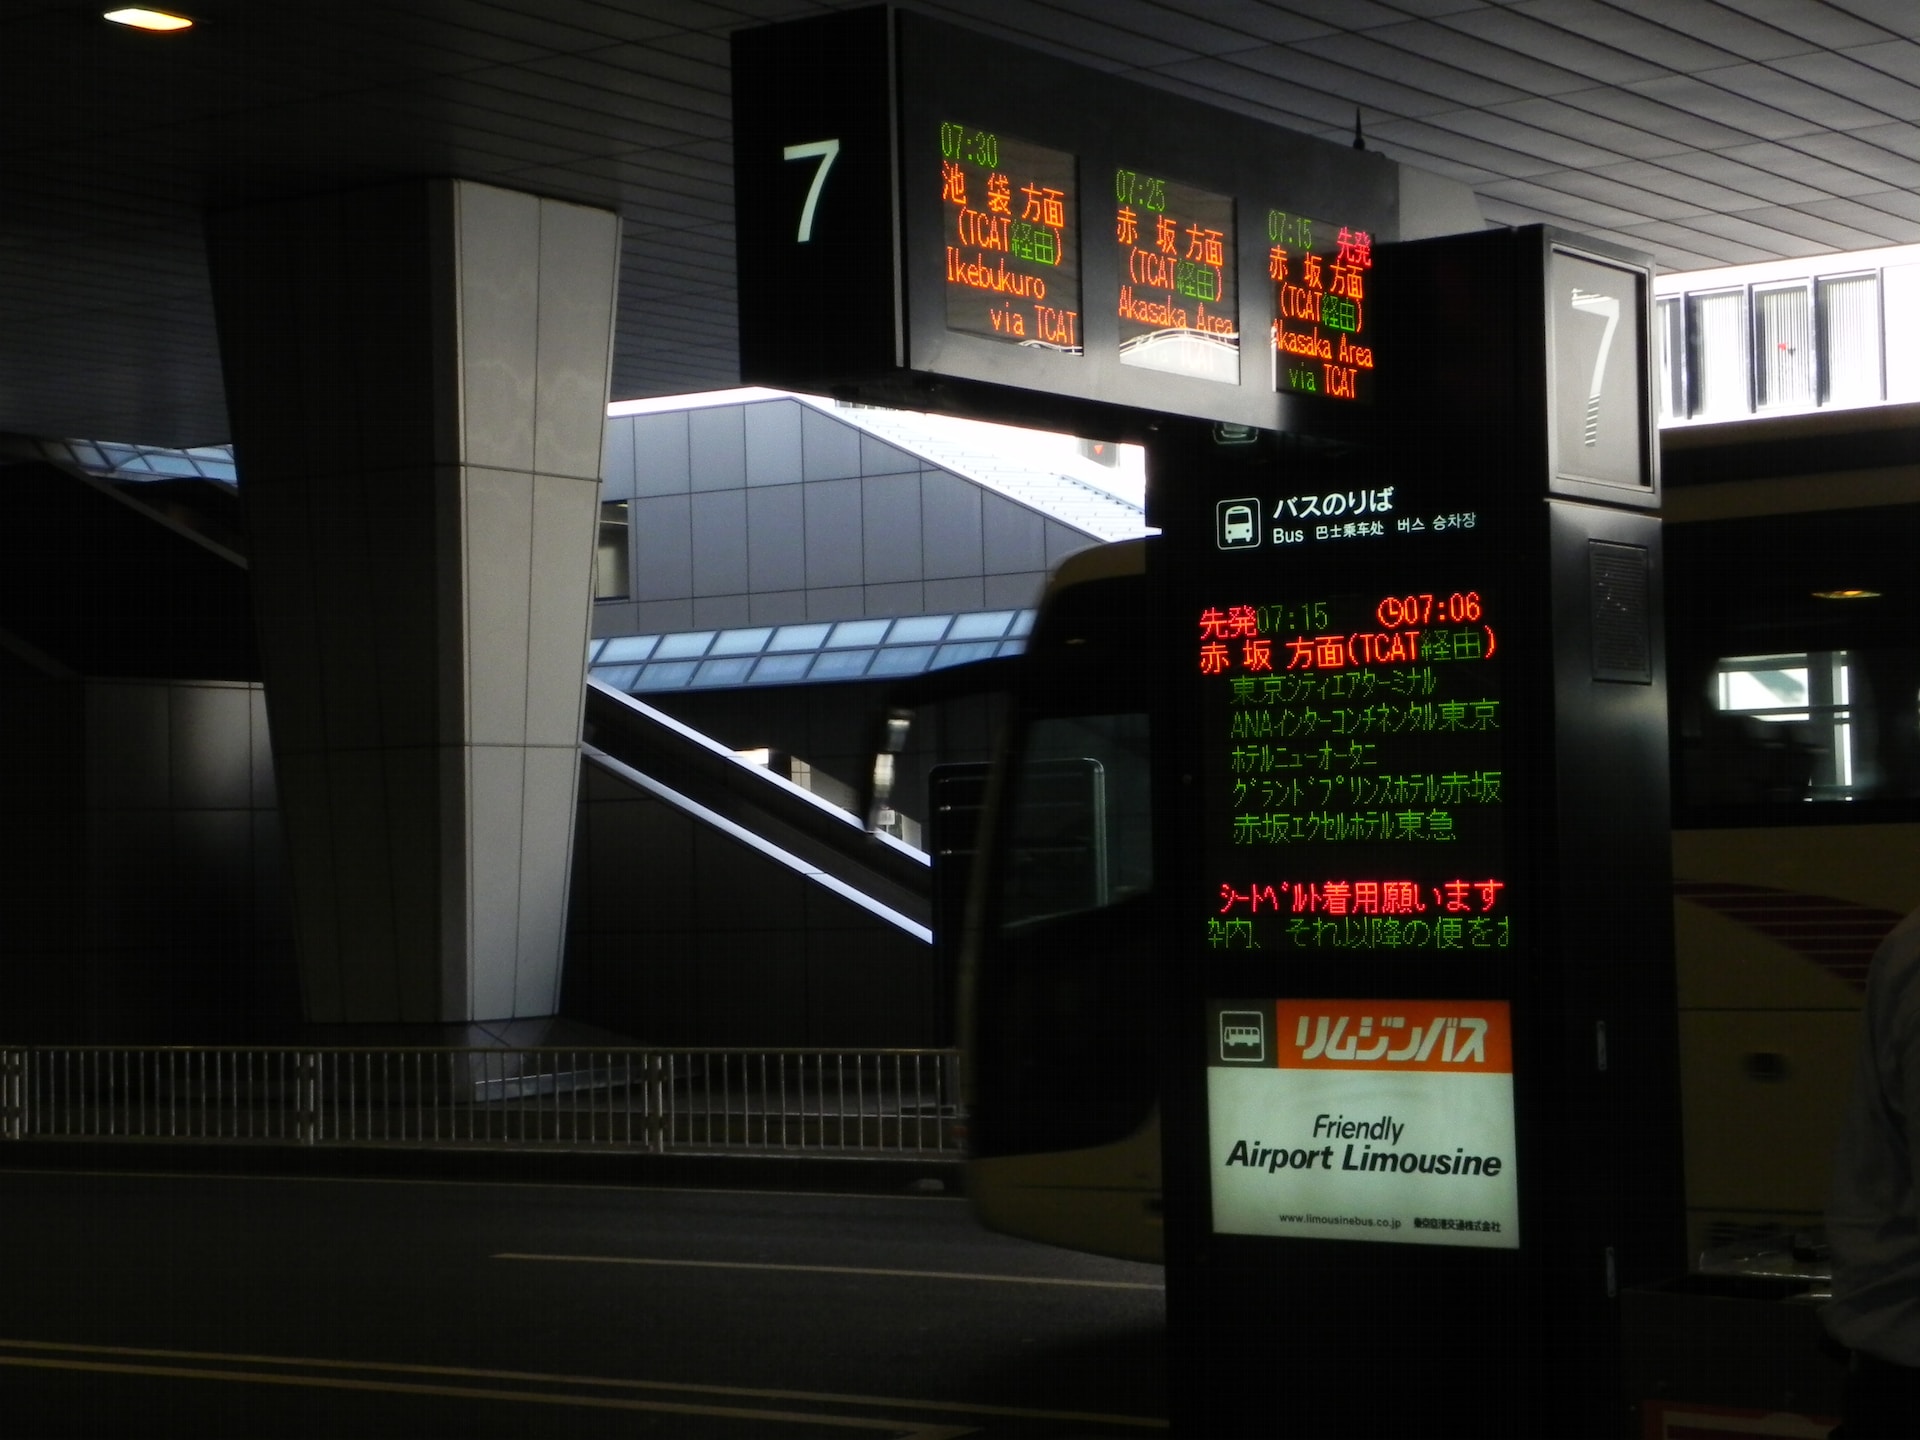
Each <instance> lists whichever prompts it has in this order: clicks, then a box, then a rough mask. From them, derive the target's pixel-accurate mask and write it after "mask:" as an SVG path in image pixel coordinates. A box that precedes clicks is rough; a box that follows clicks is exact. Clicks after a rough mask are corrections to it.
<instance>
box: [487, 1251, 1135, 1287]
mask: <svg viewBox="0 0 1920 1440" xmlns="http://www.w3.org/2000/svg"><path fill="white" fill-rule="evenodd" d="M493 1258H494V1259H495V1260H549V1261H555V1262H558V1263H561V1264H569V1265H671V1266H683V1267H685V1268H687V1269H691V1270H792V1271H798V1272H800V1273H802V1274H807V1275H885V1276H888V1277H890V1278H893V1279H902V1280H984V1281H987V1282H989V1283H991V1284H995V1285H1068V1286H1077V1287H1080V1288H1084V1289H1088V1290H1164V1289H1166V1288H1167V1287H1166V1286H1165V1285H1163V1284H1155V1283H1153V1282H1151V1281H1146V1280H1075V1279H1071V1278H1069V1277H1067V1276H1062V1275H979V1274H973V1273H970V1272H968V1271H965V1270H883V1269H879V1268H875V1267H868V1266H864V1265H774V1264H767V1263H758V1262H752V1261H746V1260H661V1259H655V1258H652V1257H649V1256H642V1255H520V1254H516V1253H513V1252H511V1251H508V1252H505V1253H502V1254H499V1255H495V1256H494V1257H493Z"/></svg>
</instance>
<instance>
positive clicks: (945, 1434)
mask: <svg viewBox="0 0 1920 1440" xmlns="http://www.w3.org/2000/svg"><path fill="white" fill-rule="evenodd" d="M0 1365H5V1366H12V1367H14V1368H16V1369H28V1370H77V1371H84V1372H86V1373H89V1374H97V1375H101V1374H103V1375H147V1376H154V1377H158V1378H161V1379H172V1380H219V1381H224V1382H227V1383H229V1384H237V1385H292V1386H297V1387H299V1388H302V1389H307V1390H357V1391H372V1392H374V1393H377V1394H386V1395H435V1396H442V1397H445V1398H448V1399H456V1400H519V1401H523V1402H525V1403H527V1404H530V1405H568V1406H575V1407H584V1408H587V1409H594V1410H643V1411H650V1412H653V1413H656V1414H665V1415H700V1416H705V1417H707V1418H710V1419H716V1420H764V1421H771V1422H777V1423H779V1424H783V1425H823V1426H825V1425H831V1426H835V1427H837V1428H839V1429H842V1430H886V1431H890V1432H892V1433H893V1434H894V1435H896V1436H898V1437H899V1440H958V1437H960V1436H963V1435H972V1434H975V1433H976V1431H975V1429H974V1427H972V1426H966V1425H922V1424H919V1423H917V1422H914V1421H906V1420H880V1419H873V1418H870V1417H867V1416H859V1415H815V1414H808V1413H805V1412H802V1411H792V1410H785V1411H783V1410H749V1409H745V1408H742V1407H739V1406H732V1405H693V1404H687V1403H683V1402H675V1401H669V1400H627V1399H622V1398H620V1397H619V1396H614V1395H559V1394H553V1393H551V1392H546V1391H540V1390H499V1389H490V1388H486V1387H482V1386H474V1385H424V1384H420V1383H419V1382H417V1381H399V1380H354V1379H346V1378H342V1377H339V1376H333V1375H275V1374H271V1373H269V1372H267V1371H261V1370H208V1369H205V1368H201V1367H197V1366H189V1365H140V1364H131V1363H128V1362H125V1361H116V1362H107V1361H101V1360H56V1359H53V1358H52V1357H50V1356H43V1355H0Z"/></svg>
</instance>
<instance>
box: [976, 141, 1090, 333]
mask: <svg viewBox="0 0 1920 1440" xmlns="http://www.w3.org/2000/svg"><path fill="white" fill-rule="evenodd" d="M940 202H941V204H942V206H944V207H945V213H946V216H947V219H948V226H947V244H946V290H947V328H948V329H950V330H958V331H960V332H962V333H964V334H968V335H981V336H985V337H987V338H988V339H993V340H1004V341H1007V342H1009V343H1011V344H1016V345H1027V346H1034V347H1039V348H1044V349H1049V350H1057V351H1061V352H1064V353H1067V354H1073V355H1078V354H1079V353H1081V350H1082V348H1083V344H1084V342H1083V340H1082V338H1081V324H1080V246H1079V234H1078V196H1077V194H1076V192H1075V187H1074V163H1073V157H1072V156H1071V155H1068V154H1065V153H1063V152H1061V151H1058V150H1049V149H1047V148H1046V147H1044V146H1041V145H1031V144H1028V143H1026V142H1025V141H1022V140H1017V139H1015V138H1013V137H1012V136H1010V135H1002V134H997V133H995V132H994V131H992V130H986V129H981V128H979V127H977V126H971V125H964V124H960V123H957V122H954V121H948V122H946V123H944V124H942V125H941V126H940Z"/></svg>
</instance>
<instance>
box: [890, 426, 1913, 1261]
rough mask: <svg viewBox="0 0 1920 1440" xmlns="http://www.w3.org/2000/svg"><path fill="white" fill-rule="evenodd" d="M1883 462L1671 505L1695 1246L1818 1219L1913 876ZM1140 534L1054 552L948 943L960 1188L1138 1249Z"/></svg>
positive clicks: (1147, 1080)
mask: <svg viewBox="0 0 1920 1440" xmlns="http://www.w3.org/2000/svg"><path fill="white" fill-rule="evenodd" d="M1796 423H1798V424H1799V427H1800V428H1801V429H1805V428H1807V423H1806V422H1794V421H1791V420H1788V421H1782V422H1755V424H1750V425H1749V426H1747V427H1745V428H1746V429H1747V430H1748V431H1750V432H1751V431H1754V430H1755V429H1756V428H1766V427H1768V426H1771V430H1770V432H1769V433H1770V434H1771V433H1772V431H1778V432H1779V434H1780V435H1781V436H1784V437H1786V439H1787V440H1789V441H1790V440H1791V439H1792V437H1793V435H1794V434H1795V425H1796ZM1747 439H1748V442H1749V443H1757V444H1758V448H1759V449H1760V450H1761V451H1764V450H1765V449H1766V448H1767V443H1768V437H1763V436H1758V435H1753V434H1749V436H1748V437H1747ZM1884 479H1885V477H1884V476H1882V477H1880V480H1879V481H1878V482H1876V480H1875V477H1874V475H1873V474H1871V473H1864V472H1863V473H1856V474H1853V475H1851V476H1849V475H1848V474H1844V473H1843V474H1825V475H1820V476H1816V477H1807V478H1801V479H1792V480H1785V481H1767V482H1765V483H1754V482H1751V481H1737V480H1736V481H1729V482H1725V483H1719V484H1703V485H1699V486H1694V487H1689V488H1688V489H1686V490H1684V491H1679V492H1674V491H1670V492H1669V504H1668V506H1667V507H1666V510H1665V512H1664V514H1665V518H1666V519H1667V521H1668V524H1667V526H1666V527H1665V533H1666V551H1667V564H1666V573H1667V577H1668V598H1667V604H1666V613H1667V616H1668V631H1669V636H1670V639H1669V646H1668V654H1669V664H1668V682H1667V683H1668V698H1669V708H1670V712H1671V715H1672V724H1671V733H1672V742H1673V744H1672V774H1673V796H1674V809H1673V828H1672V846H1673V871H1674V932H1675V940H1676V963H1677V990H1678V995H1677V1003H1678V1005H1679V1017H1678V1018H1679V1029H1680V1037H1681V1068H1682V1112H1683V1113H1682V1125H1683V1133H1684V1138H1685V1149H1686V1173H1687V1193H1688V1201H1687V1203H1688V1221H1689V1224H1688V1235H1689V1243H1690V1247H1691V1249H1692V1251H1693V1253H1694V1255H1695V1257H1696V1262H1697V1263H1705V1264H1708V1265H1712V1264H1713V1263H1715V1262H1714V1257H1715V1256H1716V1255H1719V1254H1724V1253H1728V1252H1736V1251H1741V1250H1742V1249H1744V1250H1747V1251H1754V1250H1764V1249H1767V1248H1768V1247H1772V1248H1775V1249H1780V1250H1794V1251H1799V1250H1801V1249H1802V1248H1803V1247H1804V1246H1806V1245H1809V1244H1812V1243H1814V1241H1815V1240H1816V1239H1817V1233H1818V1228H1819V1225H1820V1214H1821V1210H1822V1208H1823V1205H1824V1197H1825V1188H1826V1181H1827V1174H1828V1169H1829V1149H1830V1145H1831V1136H1832V1133H1833V1127H1834V1124H1835V1121H1836V1120H1837V1116H1838V1113H1839V1109H1840V1107H1841V1105H1842V1103H1843V1101H1844V1097H1845V1093H1846V1087H1847V1084H1848V1079H1849V1076H1850V1074H1851V1068H1852V1056H1853V1043H1854V1032H1855V1028H1856V1024H1857V1012H1858V1008H1859V1001H1860V994H1861V988H1862V985H1863V982H1864V975H1865V964H1866V959H1867V957H1868V956H1869V955H1870V954H1871V952H1872V949H1873V947H1874V945H1875V944H1876V943H1877V942H1878V939H1879V938H1880V936H1881V935H1884V934H1885V932H1886V931H1887V930H1888V929H1890V928H1891V926H1892V924H1893V923H1894V921H1895V920H1897V919H1898V918H1899V916H1900V915H1901V914H1903V913H1905V912H1906V911H1907V910H1909V909H1912V908H1914V907H1915V906H1917V905H1920V716H1917V712H1920V701H1917V697H1920V623H1917V622H1920V600H1917V599H1916V594H1915V584H1914V580H1913V577H1914V576H1916V575H1920V564H1916V563H1915V557H1914V555H1913V553H1912V551H1913V549H1914V547H1915V544H1916V542H1917V541H1920V505H1916V504H1915V503H1913V501H1912V499H1911V498H1910V497H1911V496H1912V494H1913V493H1914V492H1913V489H1912V486H1911V481H1910V479H1908V478H1906V477H1901V478H1900V480H1899V483H1897V484H1893V485H1891V486H1889V485H1888V484H1886V483H1884ZM1152 543H1153V542H1152V541H1151V540H1133V541H1123V542H1119V543H1116V544H1109V545H1104V546H1099V547H1096V548H1093V549H1090V550H1086V551H1082V552H1080V553H1079V554H1077V555H1074V556H1072V557H1070V558H1069V559H1068V560H1067V561H1066V562H1065V563H1064V564H1062V566H1061V567H1060V568H1059V570H1058V571H1057V573H1056V574H1055V575H1054V576H1053V577H1052V580H1051V582H1050V584H1049V586H1048V588H1047V591H1046V593H1045V596H1044V598H1043V601H1042V605H1041V609H1040V613H1039V616H1038V619H1037V621H1036V623H1035V626H1034V631H1033V635H1032V638H1031V640H1030V641H1029V645H1028V648H1027V651H1026V653H1025V655H1024V656H1022V657H1021V658H1020V659H1019V660H1018V661H1017V662H1016V663H1014V664H1013V665H1012V666H1010V667H1003V668H1004V669H1008V670H1010V671H1011V674H1010V675H1006V676H1004V678H1003V681H1002V682H1001V683H1003V684H1004V686H1005V689H1006V691H1007V695H1008V703H1007V707H1006V722H1005V725H1004V734H1003V737H1002V740H1001V743H1000V749H999V752H998V754H997V756H996V758H995V761H994V763H993V765H992V767H991V769H990V772H989V775H988V778H987V781H986V787H985V798H984V802H983V805H982V808H981V811H980V813H981V821H980V826H981V828H980V833H979V837H978V840H977V848H976V851H975V854H974V859H973V867H972V877H971V883H970V885H969V886H968V888H967V897H968V898H967V903H966V905H965V919H964V921H963V923H962V924H961V926H960V927H959V944H958V961H957V965H958V970H959V975H960V986H959V1002H958V1008H959V1025H960V1031H961V1039H962V1045H963V1049H964V1051H965V1065H964V1076H965V1084H966V1087H967V1089H966V1100H967V1108H968V1121H967V1124H968V1141H969V1160H968V1177H967V1186H968V1193H969V1197H970V1199H971V1201H972V1204H973V1206H974V1208H975V1211H976V1213H977V1214H978V1215H979V1217H980V1218H981V1220H983V1221H984V1222H985V1223H986V1224H987V1225H988V1226H989V1227H991V1228H993V1229H996V1230H1000V1231H1003V1232H1006V1233H1010V1234H1015V1235H1020V1236H1024V1237H1027V1238H1031V1239H1035V1240H1040V1241H1044V1242H1047V1243H1051V1244H1056V1245H1062V1246H1066V1247H1069V1248H1073V1249H1079V1250H1084V1251H1089V1252H1093V1253H1098V1254H1103V1255H1110V1256H1117V1257H1121V1258H1126V1259H1132V1260H1142V1261H1159V1260H1160V1259H1162V1257H1163V1231H1162V1222H1161V1187H1160V1136H1159V1125H1158V1113H1157V1109H1156V1093H1155V1092H1156V1083H1155V1077H1156V1075H1157V1070H1158V1062H1157V1060H1156V1054H1157V1050H1156V1046H1157V1044H1158V1039H1157V1036H1158V1028H1157V1027H1158V1022H1157V1019H1156V1016H1155V1013H1154V1006H1155V1004H1156V1000H1155V996H1156V994H1157V993H1158V992H1157V988H1156V982H1155V977H1154V968H1153V967H1154V955H1153V950H1152V943H1151V936H1152V934H1153V924H1152V922H1151V917H1150V915H1149V913H1148V912H1149V907H1150V906H1151V903H1152V892H1153V874H1152V834H1153V816H1152V812H1151V795H1152V774H1151V766H1150V739H1151V734H1152V729H1153V724H1154V710H1155V699H1156V697H1155V696H1153V695H1152V694H1149V693H1146V689H1147V687H1145V686H1143V684H1142V681H1141V678H1140V676H1141V673H1142V672H1141V668H1140V666H1139V665H1138V655H1137V645H1138V637H1139V636H1140V635H1142V634H1144V633H1147V632H1148V631H1149V629H1150V624H1151V619H1150V617H1151V616H1152V614H1153V613H1154V611H1153V606H1154V600H1153V596H1152V594H1151V592H1150V589H1149V584H1150V582H1149V579H1148V567H1147V564H1146V547H1147V546H1148V545H1150V544H1152ZM895 720H896V726H898V725H899V724H901V723H903V717H902V716H901V715H899V714H896V717H895ZM954 848H964V847H954ZM942 863H943V860H942V857H938V856H937V857H936V861H935V865H936V870H938V869H939V867H940V866H941V864H942ZM948 863H951V861H950V857H949V859H948ZM939 883H940V882H939V879H938V877H937V876H936V884H939ZM951 938H952V937H951V936H947V937H944V939H945V940H946V941H949V942H950V940H951Z"/></svg>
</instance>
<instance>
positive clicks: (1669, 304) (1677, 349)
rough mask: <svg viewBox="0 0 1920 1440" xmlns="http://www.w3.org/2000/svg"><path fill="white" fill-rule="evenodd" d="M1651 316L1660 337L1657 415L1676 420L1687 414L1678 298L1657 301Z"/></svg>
mask: <svg viewBox="0 0 1920 1440" xmlns="http://www.w3.org/2000/svg"><path fill="white" fill-rule="evenodd" d="M1654 317H1655V318H1654V327H1655V329H1656V330H1657V331H1658V332H1659V336H1660V418H1661V419H1662V420H1678V419H1681V418H1683V417H1684V416H1685V415H1686V413H1687V348H1686V333H1687V332H1686V327H1685V325H1684V323H1683V321H1684V316H1683V314H1682V312H1681V309H1680V297H1679V296H1677V295H1675V296H1670V297H1668V298H1667V299H1665V300H1662V301H1660V302H1659V303H1658V304H1657V305H1656V306H1655V307H1654Z"/></svg>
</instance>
